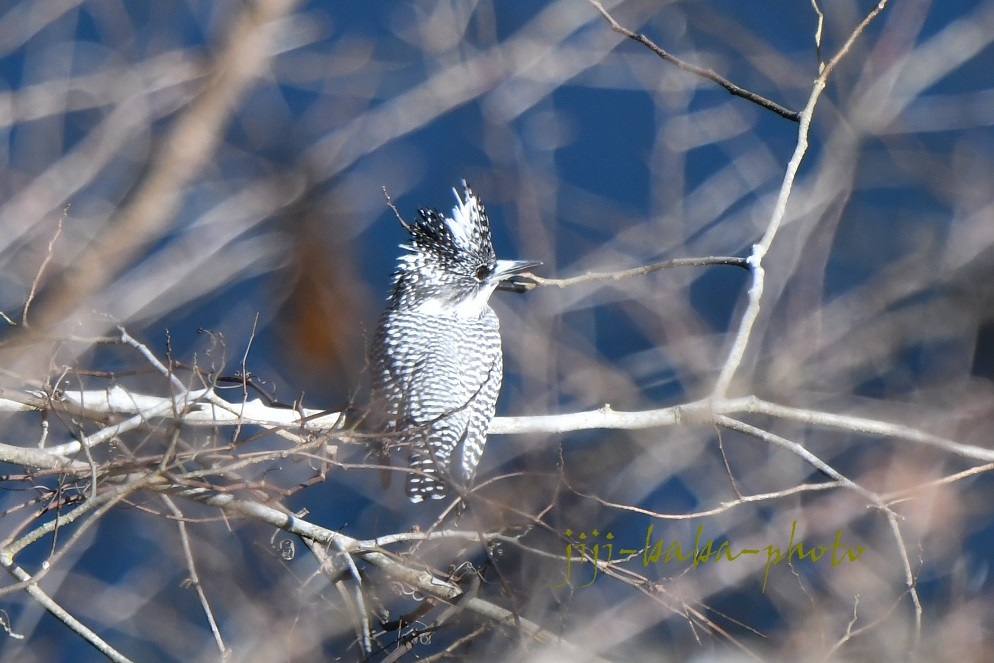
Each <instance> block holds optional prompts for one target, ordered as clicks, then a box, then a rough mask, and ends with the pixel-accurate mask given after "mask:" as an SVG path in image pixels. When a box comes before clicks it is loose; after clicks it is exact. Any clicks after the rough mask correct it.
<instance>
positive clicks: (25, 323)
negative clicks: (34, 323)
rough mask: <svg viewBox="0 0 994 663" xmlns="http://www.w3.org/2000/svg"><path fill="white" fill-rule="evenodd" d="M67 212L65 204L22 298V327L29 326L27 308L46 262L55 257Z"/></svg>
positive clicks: (39, 282)
mask: <svg viewBox="0 0 994 663" xmlns="http://www.w3.org/2000/svg"><path fill="white" fill-rule="evenodd" d="M68 214H69V206H68V205H66V206H65V209H63V210H62V216H60V217H59V222H58V225H56V226H55V234H54V235H52V239H51V240H49V242H48V252H47V253H46V254H45V259H44V260H42V261H41V265H39V266H38V273H37V274H35V278H34V280H33V281H32V282H31V291H30V292H28V297H27V299H25V300H24V310H23V311H22V312H21V325H22V326H24V327H30V325H29V324H28V310H29V309H30V308H31V302H33V301H34V298H35V295H36V294H37V293H38V286H39V285H41V278H42V276H44V275H45V268H46V267H48V263H50V262H52V258H54V257H55V243H56V242H57V241H59V236H60V235H61V234H62V224H63V223H64V222H65V220H66V216H68Z"/></svg>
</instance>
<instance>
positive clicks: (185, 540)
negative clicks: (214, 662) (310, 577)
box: [162, 495, 231, 659]
mask: <svg viewBox="0 0 994 663" xmlns="http://www.w3.org/2000/svg"><path fill="white" fill-rule="evenodd" d="M162 501H163V502H165V503H166V507H167V508H168V509H169V511H170V512H171V513H172V514H173V516H174V517H175V518H176V526H177V527H178V528H179V540H180V544H181V545H182V546H183V556H184V557H185V558H186V568H187V571H189V574H190V575H189V578H188V580H189V582H190V584H191V585H192V586H193V589H194V590H195V591H196V592H197V597H198V598H199V599H200V607H201V608H202V609H203V611H204V616H206V617H207V623H208V624H209V625H210V627H211V633H213V634H214V642H215V643H217V648H218V651H219V652H220V654H221V657H222V659H223V658H225V657H227V656H229V655H230V654H231V652H230V650H229V649H228V648H227V646H226V645H225V644H224V638H222V637H221V630H220V629H219V628H218V626H217V620H216V619H214V611H213V610H211V604H210V601H208V600H207V594H206V593H205V592H204V586H203V585H202V584H201V583H200V575H199V574H198V573H197V565H196V563H195V562H194V560H193V547H192V546H191V545H190V535H189V534H188V533H187V531H186V521H185V520H184V515H183V512H182V511H180V510H179V507H177V506H176V503H175V502H174V501H173V500H172V498H170V497H169V496H168V495H162Z"/></svg>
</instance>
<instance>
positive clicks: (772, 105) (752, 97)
mask: <svg viewBox="0 0 994 663" xmlns="http://www.w3.org/2000/svg"><path fill="white" fill-rule="evenodd" d="M587 2H589V3H590V4H592V5H593V6H594V7H595V8H596V9H597V11H599V12H600V13H601V16H603V17H604V18H605V19H606V20H607V22H608V23H610V24H611V29H612V30H614V31H615V32H617V33H620V34H623V35H625V36H626V37H628V38H629V39H632V40H634V41H637V42H638V43H640V44H642V45H643V46H645V47H647V48H648V49H649V50H651V51H652V52H653V53H655V54H656V55H658V56H659V57H660V58H662V59H663V60H665V61H666V62H669V63H671V64H674V65H676V66H677V68H679V69H682V70H683V71H686V72H689V73H691V74H695V75H697V76H700V77H701V78H706V79H708V80H709V81H713V82H715V83H717V84H718V85H720V86H721V87H723V88H725V90H727V91H728V93H729V94H732V95H734V96H736V97H742V98H743V99H745V100H746V101H751V102H752V103H754V104H756V105H757V106H762V107H763V108H765V109H766V110H771V111H773V112H774V113H776V114H777V115H779V116H780V117H782V118H785V119H788V120H790V121H791V122H798V121H800V119H801V114H800V112H798V111H792V110H790V109H789V108H786V107H785V106H781V105H780V104H778V103H777V102H775V101H772V100H770V99H767V98H766V97H764V96H762V95H759V94H756V93H755V92H751V91H749V90H747V89H745V88H744V87H740V86H738V85H736V84H735V83H733V82H731V81H730V80H728V79H727V78H725V77H724V76H722V75H721V74H718V73H717V72H715V71H712V70H711V69H707V68H706V67H699V66H697V65H695V64H690V63H689V62H684V61H683V60H681V59H680V58H678V57H676V56H674V55H672V54H671V53H669V52H667V51H666V50H664V49H662V48H660V47H659V46H658V45H657V44H656V43H655V42H654V41H652V40H651V39H649V38H648V37H647V36H646V35H644V34H641V33H639V32H632V31H631V30H629V29H628V28H626V27H624V26H622V25H621V24H620V23H618V22H617V21H616V20H614V17H613V16H611V14H609V13H608V11H607V10H606V9H604V6H603V5H602V4H601V3H600V2H598V1H597V0H587Z"/></svg>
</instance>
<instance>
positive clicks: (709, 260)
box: [521, 256, 749, 290]
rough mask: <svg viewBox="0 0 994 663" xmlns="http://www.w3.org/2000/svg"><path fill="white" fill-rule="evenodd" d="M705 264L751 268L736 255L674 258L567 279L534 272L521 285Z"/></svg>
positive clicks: (601, 278) (578, 281)
mask: <svg viewBox="0 0 994 663" xmlns="http://www.w3.org/2000/svg"><path fill="white" fill-rule="evenodd" d="M705 265H731V266H733V267H742V268H743V269H749V265H748V263H747V261H746V259H745V258H737V257H735V256H708V257H705V258H673V259H671V260H663V261H662V262H657V263H653V264H651V265H643V266H642V267H635V268H633V269H624V270H621V271H618V272H588V273H586V274H580V275H579V276H571V277H569V278H565V279H547V278H543V277H541V276H535V275H534V274H527V275H523V276H524V278H525V279H527V280H526V281H524V282H521V285H522V286H523V287H524V288H525V289H526V290H528V289H531V288H533V287H536V286H555V287H557V288H568V287H570V286H574V285H579V284H581V283H589V282H591V281H620V280H622V279H630V278H632V277H634V276H644V275H645V274H651V273H652V272H658V271H659V270H661V269H670V268H671V267H703V266H705ZM529 281H531V282H534V285H530V284H529Z"/></svg>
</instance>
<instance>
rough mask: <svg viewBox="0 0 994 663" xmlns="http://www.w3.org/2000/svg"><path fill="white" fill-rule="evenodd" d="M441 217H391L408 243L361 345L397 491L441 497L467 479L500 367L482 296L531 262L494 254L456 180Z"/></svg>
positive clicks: (478, 212)
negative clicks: (401, 472) (397, 463)
mask: <svg viewBox="0 0 994 663" xmlns="http://www.w3.org/2000/svg"><path fill="white" fill-rule="evenodd" d="M453 193H455V195H456V203H457V204H456V206H455V207H454V208H453V210H452V216H450V217H446V216H444V215H442V214H441V213H440V212H439V211H438V210H435V209H420V210H418V218H417V219H415V220H414V221H413V222H411V223H406V222H404V221H403V220H401V223H402V224H403V225H404V227H405V228H406V229H407V232H408V233H410V243H409V244H405V245H402V246H401V248H404V249H406V250H407V253H405V254H403V255H402V256H401V257H400V259H399V261H398V265H397V269H396V271H395V272H394V278H393V291H392V292H391V294H390V297H389V300H388V303H387V307H386V311H384V313H383V316H382V317H381V318H380V322H379V324H378V326H377V328H376V334H375V336H374V338H373V344H372V347H371V348H370V354H369V364H370V371H371V382H372V407H371V413H372V415H373V419H374V422H376V423H374V426H375V427H376V428H377V429H378V431H379V432H382V433H384V437H383V439H384V442H385V445H387V446H390V447H392V446H403V447H405V448H407V450H408V453H409V461H410V467H411V468H412V469H413V470H415V472H414V473H412V474H409V475H408V477H407V486H406V489H407V496H408V497H409V498H410V500H411V501H412V502H421V501H422V500H424V499H425V498H432V499H441V498H443V497H445V496H446V494H447V489H448V488H449V484H454V485H455V486H458V487H460V488H463V489H465V488H468V487H470V486H471V485H472V482H473V477H474V476H475V475H476V468H477V465H478V464H479V462H480V456H482V455H483V446H484V444H486V441H487V430H488V429H489V428H490V421H491V419H493V416H494V406H495V405H496V403H497V393H498V392H499V391H500V384H501V377H502V374H503V355H502V352H501V344H500V328H499V325H498V322H497V315H496V314H495V313H494V311H493V309H491V308H490V306H489V304H488V303H487V301H488V300H489V298H490V295H491V294H492V293H493V291H494V290H495V289H496V288H497V287H498V285H500V284H501V282H502V281H504V280H505V279H507V278H508V277H510V276H512V275H514V274H518V273H519V272H522V271H524V270H526V269H528V268H530V267H534V266H536V265H539V264H541V263H537V262H531V261H525V260H497V258H496V256H495V255H494V247H493V243H492V241H491V238H490V222H489V220H488V219H487V213H486V211H485V210H484V208H483V203H481V202H480V199H479V198H478V197H477V196H476V194H474V193H473V191H472V190H471V189H470V188H469V185H468V184H467V183H466V182H465V181H464V182H463V195H462V197H460V196H459V193H458V192H456V191H455V190H454V189H453Z"/></svg>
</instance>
